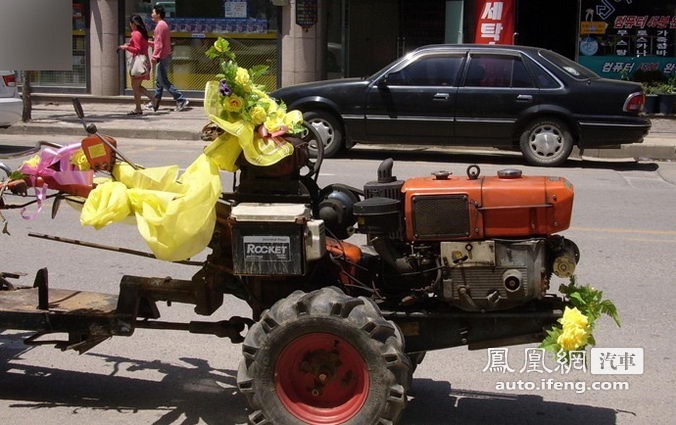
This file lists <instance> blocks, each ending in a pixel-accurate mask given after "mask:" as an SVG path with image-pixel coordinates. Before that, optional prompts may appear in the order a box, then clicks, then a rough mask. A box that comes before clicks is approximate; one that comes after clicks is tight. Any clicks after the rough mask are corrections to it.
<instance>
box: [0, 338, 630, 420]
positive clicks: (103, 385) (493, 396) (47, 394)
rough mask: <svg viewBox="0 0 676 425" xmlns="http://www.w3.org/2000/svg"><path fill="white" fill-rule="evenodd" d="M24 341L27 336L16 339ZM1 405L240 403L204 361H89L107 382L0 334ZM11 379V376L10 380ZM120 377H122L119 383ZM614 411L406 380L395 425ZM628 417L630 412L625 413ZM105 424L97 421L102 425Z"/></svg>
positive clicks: (205, 415) (128, 411)
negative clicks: (40, 359)
mask: <svg viewBox="0 0 676 425" xmlns="http://www.w3.org/2000/svg"><path fill="white" fill-rule="evenodd" d="M23 336H27V335H23ZM0 347H1V348H2V350H0V353H1V354H0V376H2V385H0V399H3V400H9V401H10V403H11V404H10V407H12V408H19V409H31V410H33V411H34V410H36V409H42V410H44V412H45V413H44V414H45V415H48V414H49V413H48V412H49V409H51V408H57V407H67V408H72V409H73V412H77V410H78V409H89V410H95V411H96V410H100V411H114V412H115V413H111V414H114V415H118V414H119V415H120V416H119V418H120V420H121V421H126V422H127V423H140V421H142V420H147V416H144V418H143V419H140V418H138V417H136V418H135V417H134V415H135V414H136V413H138V412H139V411H152V412H154V414H155V415H156V416H157V417H158V418H159V419H157V420H156V421H155V422H153V423H154V424H155V425H169V424H173V423H182V424H196V423H200V422H201V423H206V424H210V425H220V424H243V423H246V421H247V417H246V408H247V405H246V401H245V399H244V397H242V396H241V394H239V392H238V391H237V385H236V382H235V379H236V378H235V376H236V372H235V371H234V370H223V369H214V368H213V367H211V366H210V365H209V363H208V362H207V361H206V360H203V359H196V358H185V357H184V358H181V359H180V361H181V362H182V364H181V365H176V364H170V363H167V362H163V361H161V360H154V361H144V360H135V359H132V358H128V357H123V356H110V355H104V354H96V353H88V354H84V355H83V356H93V357H96V358H98V359H101V360H102V361H104V362H107V363H110V364H112V365H113V368H112V372H111V373H110V374H109V375H102V374H99V373H87V372H81V371H72V370H62V369H58V368H54V367H49V366H34V365H25V364H21V363H20V362H13V361H11V360H13V359H18V358H20V356H21V354H23V353H25V352H26V351H27V350H30V349H31V348H26V346H25V345H22V335H18V334H14V335H12V336H8V335H1V334H0ZM10 371H11V373H10ZM141 371H146V372H148V371H150V372H152V373H153V374H158V373H159V374H161V375H163V378H162V379H161V381H151V380H147V379H144V378H133V377H130V376H129V375H133V374H134V372H141ZM121 375H127V376H121ZM616 413H617V412H616V411H615V410H613V409H608V408H601V407H593V406H584V405H576V404H570V403H561V402H549V401H545V400H544V399H543V398H542V397H541V396H538V395H514V394H509V393H486V392H476V391H470V390H459V389H455V388H452V387H451V385H450V384H449V383H448V382H445V381H435V380H431V379H414V380H413V397H412V398H411V400H410V401H409V404H408V407H407V408H406V410H405V411H404V414H403V417H402V420H401V424H402V425H429V424H463V425H485V424H491V425H501V424H510V425H511V424H517V423H518V424H548V425H570V424H575V423H588V424H594V425H612V424H615V423H616ZM627 413H631V412H627ZM110 419H111V417H106V418H104V417H102V418H101V420H102V422H105V421H106V420H110Z"/></svg>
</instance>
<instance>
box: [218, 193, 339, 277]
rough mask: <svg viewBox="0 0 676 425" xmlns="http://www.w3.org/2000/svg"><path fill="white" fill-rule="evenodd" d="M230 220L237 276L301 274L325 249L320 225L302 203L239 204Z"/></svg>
mask: <svg viewBox="0 0 676 425" xmlns="http://www.w3.org/2000/svg"><path fill="white" fill-rule="evenodd" d="M230 220H231V223H232V230H233V233H232V236H233V238H232V243H233V257H234V258H233V267H234V272H235V274H238V275H243V276H298V275H303V274H305V272H306V270H307V263H308V262H309V261H312V260H316V259H318V258H321V256H323V255H324V253H325V250H326V248H325V233H324V222H323V221H322V220H313V219H312V218H311V211H310V208H308V207H307V206H305V205H304V204H281V203H272V204H264V203H241V204H238V205H236V206H234V207H233V208H232V212H231V214H230Z"/></svg>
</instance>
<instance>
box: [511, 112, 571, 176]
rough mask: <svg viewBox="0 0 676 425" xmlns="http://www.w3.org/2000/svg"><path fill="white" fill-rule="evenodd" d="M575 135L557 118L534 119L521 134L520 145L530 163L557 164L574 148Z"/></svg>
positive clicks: (541, 164) (564, 159)
mask: <svg viewBox="0 0 676 425" xmlns="http://www.w3.org/2000/svg"><path fill="white" fill-rule="evenodd" d="M573 144H574V142H573V135H572V134H571V133H570V130H568V127H567V126H566V125H565V124H564V123H563V122H561V121H560V120H557V119H553V118H550V119H542V120H537V121H533V122H532V123H531V124H530V125H529V126H528V127H526V129H525V131H524V132H523V133H522V134H521V140H520V147H521V152H522V153H523V156H524V158H525V159H526V161H527V162H528V163H529V164H532V165H538V166H545V167H547V166H549V167H553V166H557V165H561V164H563V163H564V162H565V161H566V159H568V156H570V153H571V152H572V150H573Z"/></svg>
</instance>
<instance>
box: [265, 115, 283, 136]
mask: <svg viewBox="0 0 676 425" xmlns="http://www.w3.org/2000/svg"><path fill="white" fill-rule="evenodd" d="M283 125H284V121H283V120H282V118H281V117H278V116H269V117H268V119H267V120H265V128H266V129H267V130H268V131H269V132H270V133H274V132H276V131H279V129H280V128H281V127H282V126H283Z"/></svg>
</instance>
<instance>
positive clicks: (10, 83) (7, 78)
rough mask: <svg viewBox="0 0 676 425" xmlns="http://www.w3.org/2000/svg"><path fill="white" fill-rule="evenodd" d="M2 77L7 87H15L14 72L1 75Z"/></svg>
mask: <svg viewBox="0 0 676 425" xmlns="http://www.w3.org/2000/svg"><path fill="white" fill-rule="evenodd" d="M2 79H3V80H4V82H5V85H6V86H7V87H16V76H15V75H14V74H11V75H3V76H2Z"/></svg>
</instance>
